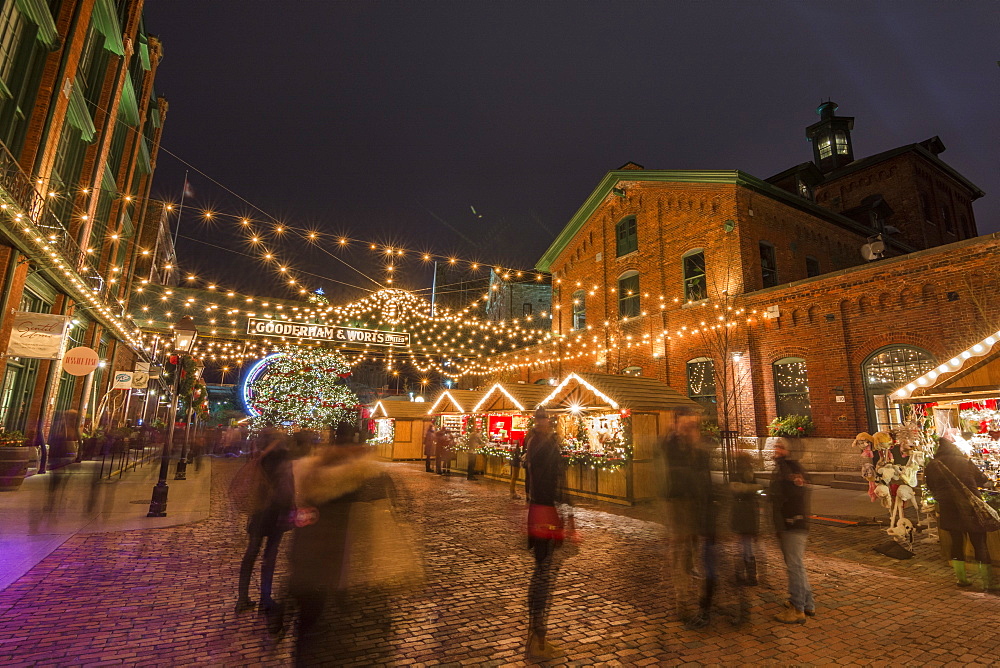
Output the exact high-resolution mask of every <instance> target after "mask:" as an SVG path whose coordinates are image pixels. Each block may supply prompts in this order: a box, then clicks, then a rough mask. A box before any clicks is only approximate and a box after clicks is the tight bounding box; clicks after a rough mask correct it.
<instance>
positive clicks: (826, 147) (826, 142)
mask: <svg viewBox="0 0 1000 668" xmlns="http://www.w3.org/2000/svg"><path fill="white" fill-rule="evenodd" d="M831 155H833V144H832V143H831V142H830V137H829V135H825V136H823V137H822V138H821V139H820V140H819V157H820V158H829V157H830V156H831Z"/></svg>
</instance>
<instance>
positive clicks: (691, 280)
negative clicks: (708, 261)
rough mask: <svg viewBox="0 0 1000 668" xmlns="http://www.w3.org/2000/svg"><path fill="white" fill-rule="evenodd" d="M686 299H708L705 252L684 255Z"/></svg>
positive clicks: (692, 252) (695, 251)
mask: <svg viewBox="0 0 1000 668" xmlns="http://www.w3.org/2000/svg"><path fill="white" fill-rule="evenodd" d="M683 261H684V299H685V300H687V301H689V302H691V301H699V300H701V299H705V298H707V297H708V291H707V290H706V289H705V252H704V251H700V250H694V251H689V252H688V253H686V254H685V255H684V259H683Z"/></svg>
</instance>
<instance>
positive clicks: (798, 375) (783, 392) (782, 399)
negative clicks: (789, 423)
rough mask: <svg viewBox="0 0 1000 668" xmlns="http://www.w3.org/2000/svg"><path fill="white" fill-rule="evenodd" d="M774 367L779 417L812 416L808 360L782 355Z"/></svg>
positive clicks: (775, 396)
mask: <svg viewBox="0 0 1000 668" xmlns="http://www.w3.org/2000/svg"><path fill="white" fill-rule="evenodd" d="M773 367H774V399H775V404H777V409H778V417H787V416H789V415H805V416H812V407H811V406H810V403H809V377H808V375H807V374H806V361H805V360H804V359H802V358H801V357H782V358H781V359H780V360H778V361H777V362H775V363H774V365H773Z"/></svg>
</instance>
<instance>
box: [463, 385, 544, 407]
mask: <svg viewBox="0 0 1000 668" xmlns="http://www.w3.org/2000/svg"><path fill="white" fill-rule="evenodd" d="M550 394H552V386H551V385H527V384H522V383H497V384H496V385H494V386H493V387H491V388H490V389H488V390H487V391H486V394H484V395H483V398H482V399H480V400H479V402H478V403H477V404H476V405H475V406H473V408H472V412H473V413H488V412H490V411H494V412H520V413H530V412H533V411H534V410H535V409H536V408H538V404H540V403H541V402H542V400H543V399H545V397H547V396H549V395H550Z"/></svg>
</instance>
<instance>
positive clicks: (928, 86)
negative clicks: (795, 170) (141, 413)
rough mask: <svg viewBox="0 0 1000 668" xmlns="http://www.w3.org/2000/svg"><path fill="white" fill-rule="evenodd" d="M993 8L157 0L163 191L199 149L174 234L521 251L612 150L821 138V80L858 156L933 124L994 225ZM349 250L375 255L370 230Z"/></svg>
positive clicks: (654, 153) (262, 282) (703, 162)
mask: <svg viewBox="0 0 1000 668" xmlns="http://www.w3.org/2000/svg"><path fill="white" fill-rule="evenodd" d="M998 16H1000V13H998V11H997V4H996V3H995V2H993V1H992V0H990V1H988V2H987V1H984V2H950V3H941V2H906V3H902V2H857V3H855V2H835V3H818V2H774V1H769V2H766V3H747V2H739V3H737V2H731V3H730V2H674V1H672V2H585V3H581V2H537V1H534V2H520V1H517V2H511V1H507V2H490V3H486V2H468V1H462V2H368V1H365V2H362V1H358V2H333V1H325V0H324V1H320V0H315V1H307V0H296V1H292V0H285V1H284V2H273V1H272V2H263V1H260V2H257V1H252V0H212V2H205V1H204V0H191V1H188V0H149V1H148V2H147V8H146V13H145V17H146V29H147V30H148V31H149V32H150V33H153V34H156V35H158V36H159V37H160V38H161V40H162V41H163V44H164V54H165V55H164V58H163V61H162V62H161V64H160V69H159V73H158V76H157V80H156V89H157V92H158V94H161V95H164V96H166V97H167V99H168V100H169V102H170V110H169V113H168V116H167V120H166V123H165V128H164V138H163V150H161V153H160V159H159V163H158V166H157V171H156V178H155V181H154V186H153V194H154V197H158V198H162V199H167V200H173V201H177V200H179V198H180V192H181V188H182V184H183V179H184V170H185V169H190V170H191V175H190V177H189V178H190V182H191V185H192V187H193V190H194V193H195V194H194V197H193V203H194V208H188V214H187V215H185V216H184V219H183V222H182V229H181V234H182V235H183V236H184V237H194V238H198V239H201V240H202V241H207V242H210V243H213V244H217V245H220V246H223V247H225V248H229V249H232V250H237V251H241V252H245V250H246V245H245V243H244V242H243V241H242V240H241V237H240V236H239V235H238V234H236V233H234V232H233V231H232V229H233V228H234V227H235V226H236V224H235V223H234V222H232V221H226V220H223V221H221V222H216V223H214V224H212V225H206V224H204V223H202V222H200V221H199V220H198V218H197V216H196V213H197V211H198V210H204V209H207V208H211V209H215V210H217V211H220V212H225V213H228V214H237V215H247V214H249V215H250V216H251V217H255V218H257V219H263V218H264V214H262V213H261V212H260V211H263V212H266V213H267V214H268V215H270V216H273V217H274V218H276V219H278V220H281V221H285V222H287V223H289V224H291V225H297V226H303V227H311V228H315V229H318V230H322V231H326V232H330V233H335V234H347V235H349V236H351V237H354V238H358V239H367V240H372V241H379V242H390V243H397V244H400V245H402V246H404V247H406V248H413V249H419V250H427V251H432V252H436V253H442V254H450V253H455V254H457V255H458V256H459V257H462V258H468V259H477V260H483V261H485V262H488V263H505V264H508V265H513V266H519V267H524V268H530V267H532V266H533V265H534V263H535V261H536V260H537V259H538V257H539V256H540V255H541V254H542V253H543V252H544V250H545V249H546V248H547V247H548V245H549V244H550V243H551V242H552V240H553V239H554V237H555V235H556V234H557V233H558V232H559V230H560V229H561V228H562V227H563V226H564V225H565V224H566V222H567V221H568V220H569V219H570V217H571V216H572V215H573V213H574V212H575V211H576V210H577V208H578V207H579V206H580V205H581V204H582V203H583V201H584V199H585V198H586V197H587V196H588V195H589V194H590V192H591V191H592V190H593V188H594V187H595V186H596V185H597V183H598V182H599V181H600V179H601V178H602V177H603V175H604V174H605V172H607V171H608V170H611V169H615V168H617V167H619V166H621V165H622V164H624V163H626V162H628V161H633V162H637V163H639V164H642V165H644V166H645V167H646V168H648V169H740V170H743V171H746V172H749V173H750V174H753V175H755V176H758V177H761V178H766V177H768V176H771V175H772V174H774V173H777V172H779V171H781V170H783V169H785V168H787V167H790V166H792V165H795V164H798V163H801V162H806V161H808V160H810V159H811V157H812V153H811V149H810V146H809V143H808V142H807V141H806V139H805V135H804V129H805V127H806V126H807V125H809V124H811V123H813V122H814V121H815V120H817V116H816V115H815V108H816V106H817V105H818V104H819V103H820V102H821V101H823V100H825V99H827V98H832V99H833V100H834V101H835V102H837V103H838V104H839V105H840V109H839V111H838V113H839V114H841V115H845V116H854V117H855V118H856V121H855V128H854V134H853V139H854V149H855V155H856V156H858V157H864V156H867V155H871V154H872V153H877V152H879V151H883V150H887V149H890V148H893V147H896V146H899V145H903V144H910V143H914V142H918V141H922V140H924V139H927V138H929V137H932V136H934V135H938V136H940V137H941V139H942V140H943V142H944V144H945V146H946V147H947V151H946V152H945V153H944V154H942V156H941V157H942V159H944V160H945V161H946V162H948V163H949V164H951V165H952V166H953V167H955V168H956V169H958V170H959V171H960V172H961V173H963V174H964V175H965V176H966V177H967V178H969V179H970V180H971V181H972V182H973V183H975V184H976V185H978V186H979V187H980V188H982V189H983V190H984V191H986V193H987V195H986V197H984V198H983V199H981V200H979V202H977V204H976V220H977V223H978V226H979V231H980V233H990V232H996V231H1000V204H998V202H1000V169H998V161H997V153H996V152H997V149H998V147H1000V141H998V140H1000V123H998V122H997V109H1000V99H998V98H1000V95H998V90H1000V87H998V85H997V84H998V75H1000V68H998V66H997V62H996V61H997V59H998V57H1000V52H998V51H997V49H996V45H997V34H998V32H997V29H998V27H1000V26H998V23H1000V21H998ZM168 152H169V153H168ZM184 163H187V164H186V165H185V164H184ZM241 200H244V201H241ZM187 203H188V204H191V203H192V198H189V199H188V202H187ZM251 205H252V206H253V207H256V208H258V209H259V211H254V210H253V209H252V208H251ZM473 208H474V209H475V213H474V212H473ZM275 248H276V250H277V251H279V252H281V253H283V255H284V256H285V257H289V258H290V259H291V263H292V265H293V266H294V267H297V268H300V269H304V270H307V271H310V272H313V273H314V274H316V275H318V276H322V277H323V278H322V279H320V278H316V277H307V278H308V279H309V281H310V287H316V286H322V287H323V288H324V289H325V290H326V291H327V292H328V293H329V294H330V295H331V296H333V295H337V297H340V296H343V297H345V298H353V297H357V296H360V295H361V293H360V292H359V291H358V290H357V289H353V288H348V287H345V286H344V285H343V284H344V283H346V284H349V285H352V286H357V287H359V288H364V289H372V288H374V287H375V286H374V284H373V283H371V282H369V281H367V280H366V279H364V278H363V277H362V276H361V275H360V274H359V273H358V272H355V271H352V270H350V269H348V268H347V267H346V266H345V265H343V264H339V263H337V262H336V261H334V260H332V259H331V258H330V257H329V256H327V255H325V254H323V253H321V252H318V251H316V250H310V249H308V247H306V246H305V245H304V244H303V242H301V241H300V242H298V244H290V245H288V246H281V245H277V246H276V247H275ZM179 254H180V258H181V265H182V266H183V267H184V268H185V269H188V270H192V271H194V272H197V273H198V274H199V275H200V276H203V277H206V278H210V279H213V280H219V281H222V282H224V283H226V284H227V285H230V286H235V287H237V288H242V289H244V290H248V291H253V292H255V293H257V294H267V293H270V294H272V295H274V296H280V295H282V294H285V291H284V289H283V288H282V287H281V284H280V282H279V281H278V280H277V279H275V280H271V278H270V277H271V276H272V275H274V274H273V273H272V272H268V271H265V270H263V269H262V268H261V267H262V265H261V264H260V263H259V262H258V261H256V260H252V259H249V258H247V257H243V256H240V255H237V254H235V253H232V252H227V251H221V250H219V249H217V248H215V247H213V246H209V245H206V244H204V243H197V242H194V241H192V240H190V239H186V238H182V239H181V243H180V244H179ZM341 257H343V258H344V259H345V260H346V261H348V262H349V263H350V264H352V265H353V266H354V267H356V268H357V269H359V270H360V271H361V272H373V271H375V272H376V275H379V276H380V275H381V273H380V272H377V271H376V270H377V268H378V267H379V266H380V263H379V262H377V261H375V260H374V258H373V257H372V256H371V255H370V253H369V252H367V251H362V250H357V251H355V252H353V253H346V254H342V255H341ZM429 282H430V281H429V272H426V271H423V272H421V271H417V270H415V269H414V270H411V271H409V273H408V274H406V278H405V280H403V281H401V282H400V284H401V285H402V286H404V287H427V286H428V285H429Z"/></svg>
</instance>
